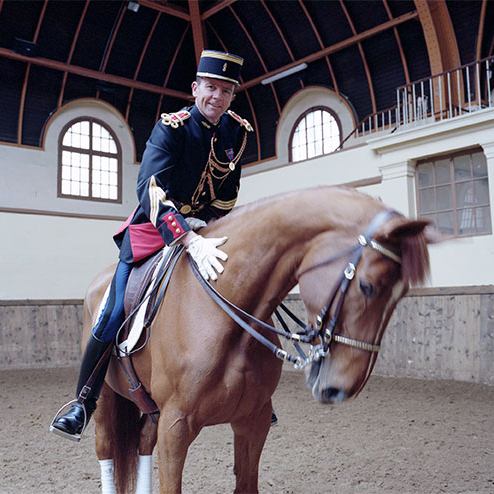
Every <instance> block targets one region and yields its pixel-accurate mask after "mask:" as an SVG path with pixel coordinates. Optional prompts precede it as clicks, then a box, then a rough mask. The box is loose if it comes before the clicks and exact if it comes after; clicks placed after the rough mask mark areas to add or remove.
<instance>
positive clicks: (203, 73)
mask: <svg viewBox="0 0 494 494" xmlns="http://www.w3.org/2000/svg"><path fill="white" fill-rule="evenodd" d="M243 63H244V59H243V58H241V57H239V56H237V55H232V54H231V53H224V52H222V51H214V50H204V51H203V52H202V53H201V59H200V60H199V66H198V67H197V75H198V76H199V77H210V78H211V79H221V80H222V81H228V82H232V83H233V84H236V85H239V84H240V83H239V79H240V69H241V68H242V65H243Z"/></svg>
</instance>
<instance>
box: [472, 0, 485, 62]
mask: <svg viewBox="0 0 494 494" xmlns="http://www.w3.org/2000/svg"><path fill="white" fill-rule="evenodd" d="M486 11H487V0H483V1H482V8H481V10H480V19H479V29H478V35H477V46H476V50H475V60H480V59H481V58H482V39H483V38H484V27H485V15H486Z"/></svg>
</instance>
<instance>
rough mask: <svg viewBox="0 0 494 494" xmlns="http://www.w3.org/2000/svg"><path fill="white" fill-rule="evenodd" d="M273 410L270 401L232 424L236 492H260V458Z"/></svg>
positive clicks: (253, 493) (248, 493)
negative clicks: (247, 416)
mask: <svg viewBox="0 0 494 494" xmlns="http://www.w3.org/2000/svg"><path fill="white" fill-rule="evenodd" d="M271 412H272V406H271V401H269V402H268V403H266V405H265V406H264V407H263V408H262V409H261V411H260V412H259V413H256V414H255V415H253V416H251V417H249V418H248V419H247V420H246V419H245V418H244V419H243V420H240V421H238V422H232V424H231V426H232V429H233V432H234V449H235V464H234V465H235V466H234V471H235V475H236V487H235V491H234V492H235V494H255V493H258V492H259V490H258V476H259V460H260V459H261V453H262V448H263V447H264V443H265V442H266V437H267V435H268V432H269V427H270V425H271Z"/></svg>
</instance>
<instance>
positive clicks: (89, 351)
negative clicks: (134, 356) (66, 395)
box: [50, 334, 111, 441]
mask: <svg viewBox="0 0 494 494" xmlns="http://www.w3.org/2000/svg"><path fill="white" fill-rule="evenodd" d="M110 343H111V342H110ZM110 343H109V342H103V341H100V340H98V339H97V338H96V337H95V336H94V335H93V334H91V336H90V337H89V341H88V343H87V346H86V351H85V352H84V356H83V357H82V363H81V370H80V372H79V380H78V382H77V391H76V399H78V398H79V394H80V393H81V391H82V389H83V388H84V386H85V385H86V383H87V382H88V380H89V378H90V377H91V374H92V373H93V370H94V369H95V368H96V366H97V365H98V362H99V360H100V359H101V357H102V356H103V354H104V353H105V351H106V350H107V348H108V345H109V344H110ZM108 362H109V359H107V360H106V362H105V363H104V364H103V366H102V367H101V370H100V371H99V373H98V375H97V376H96V379H95V380H94V382H93V384H92V386H91V390H90V391H89V393H88V394H87V397H86V399H85V400H84V403H83V404H80V403H72V405H71V407H70V409H69V411H68V412H66V413H65V414H63V415H61V416H60V417H55V419H54V420H53V422H52V424H51V427H50V431H51V432H54V433H55V434H59V435H61V436H64V437H66V438H68V439H71V440H73V441H79V439H80V438H81V435H82V433H83V431H84V427H85V426H86V425H87V423H88V422H89V419H90V418H91V415H92V414H93V412H94V411H95V410H96V400H97V399H98V397H99V394H100V392H101V388H102V387H103V382H104V381H105V374H106V370H107V368H108Z"/></svg>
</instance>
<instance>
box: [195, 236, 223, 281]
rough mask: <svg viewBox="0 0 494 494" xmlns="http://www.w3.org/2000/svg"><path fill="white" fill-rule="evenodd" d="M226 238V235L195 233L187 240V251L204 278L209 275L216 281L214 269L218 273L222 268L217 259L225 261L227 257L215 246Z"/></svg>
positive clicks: (216, 276)
mask: <svg viewBox="0 0 494 494" xmlns="http://www.w3.org/2000/svg"><path fill="white" fill-rule="evenodd" d="M227 240H228V237H223V238H205V237H203V236H202V235H195V236H194V237H193V238H192V240H190V242H188V245H187V252H188V253H189V254H190V255H191V256H192V259H194V261H195V262H196V264H197V266H198V268H199V271H200V273H201V275H202V276H203V278H204V279H206V280H208V279H209V277H211V279H212V280H213V281H216V280H217V279H218V275H217V274H216V271H217V272H218V273H219V274H221V273H222V272H223V269H224V268H223V266H222V265H221V263H220V262H219V261H218V259H221V260H222V261H226V260H227V259H228V254H227V253H226V252H223V251H222V250H220V249H217V247H218V246H219V245H223V244H224V243H225V242H226V241H227ZM215 270H216V271H215Z"/></svg>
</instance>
